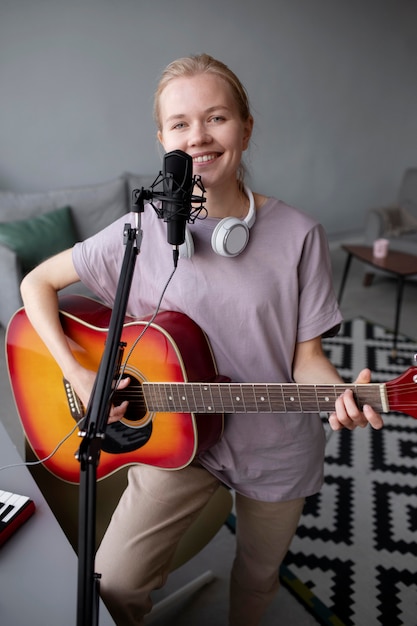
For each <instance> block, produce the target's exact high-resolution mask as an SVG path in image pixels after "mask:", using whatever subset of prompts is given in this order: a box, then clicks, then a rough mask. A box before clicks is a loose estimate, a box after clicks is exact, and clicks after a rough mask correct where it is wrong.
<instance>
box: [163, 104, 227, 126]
mask: <svg viewBox="0 0 417 626" xmlns="http://www.w3.org/2000/svg"><path fill="white" fill-rule="evenodd" d="M220 110H225V111H230V107H228V106H226V105H225V104H216V105H215V106H212V107H209V108H208V109H205V111H204V113H206V114H208V113H214V111H220ZM185 117H187V116H186V114H185V113H174V115H170V116H169V117H167V119H166V120H165V122H173V121H174V120H182V119H184V118H185Z"/></svg>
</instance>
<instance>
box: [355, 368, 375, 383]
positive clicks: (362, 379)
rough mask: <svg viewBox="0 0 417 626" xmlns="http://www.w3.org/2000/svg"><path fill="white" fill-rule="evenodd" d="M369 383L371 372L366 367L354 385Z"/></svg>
mask: <svg viewBox="0 0 417 626" xmlns="http://www.w3.org/2000/svg"><path fill="white" fill-rule="evenodd" d="M370 382H371V370H370V369H368V368H367V367H366V368H365V369H363V370H362V371H361V372H359V374H358V377H357V379H356V380H355V384H357V385H366V384H367V383H370Z"/></svg>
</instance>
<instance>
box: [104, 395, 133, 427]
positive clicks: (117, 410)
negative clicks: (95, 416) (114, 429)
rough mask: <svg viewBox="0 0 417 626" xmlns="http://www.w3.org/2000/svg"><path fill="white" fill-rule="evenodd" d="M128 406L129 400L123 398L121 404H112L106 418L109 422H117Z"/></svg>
mask: <svg viewBox="0 0 417 626" xmlns="http://www.w3.org/2000/svg"><path fill="white" fill-rule="evenodd" d="M128 406H129V402H128V401H127V400H125V401H124V402H122V403H121V404H118V405H117V406H114V405H112V407H111V409H110V414H109V419H108V420H107V421H108V423H109V424H113V423H114V422H118V421H119V420H121V419H122V417H124V416H125V413H126V411H127V407H128Z"/></svg>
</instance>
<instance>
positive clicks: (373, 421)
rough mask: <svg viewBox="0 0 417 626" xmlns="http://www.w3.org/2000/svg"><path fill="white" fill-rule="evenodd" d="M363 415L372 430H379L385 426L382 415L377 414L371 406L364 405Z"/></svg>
mask: <svg viewBox="0 0 417 626" xmlns="http://www.w3.org/2000/svg"><path fill="white" fill-rule="evenodd" d="M363 413H364V415H365V417H366V419H367V421H368V422H369V424H370V425H371V426H372V428H375V429H376V430H379V429H380V428H382V427H383V426H384V420H383V419H382V417H381V415H380V414H379V413H377V412H376V411H375V410H374V409H373V408H372V407H371V406H369V404H364V406H363Z"/></svg>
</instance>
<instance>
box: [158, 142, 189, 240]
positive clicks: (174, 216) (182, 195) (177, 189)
mask: <svg viewBox="0 0 417 626" xmlns="http://www.w3.org/2000/svg"><path fill="white" fill-rule="evenodd" d="M162 183H163V195H162V197H161V201H162V216H163V220H164V222H166V224H167V241H168V243H170V244H171V245H172V246H175V247H176V248H178V247H179V246H181V245H182V244H183V243H184V241H185V227H186V225H187V222H189V221H190V217H191V196H192V191H193V160H192V158H191V156H190V155H189V154H187V153H186V152H183V151H182V150H174V151H173V152H167V153H166V154H165V156H164V163H163V180H162Z"/></svg>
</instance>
